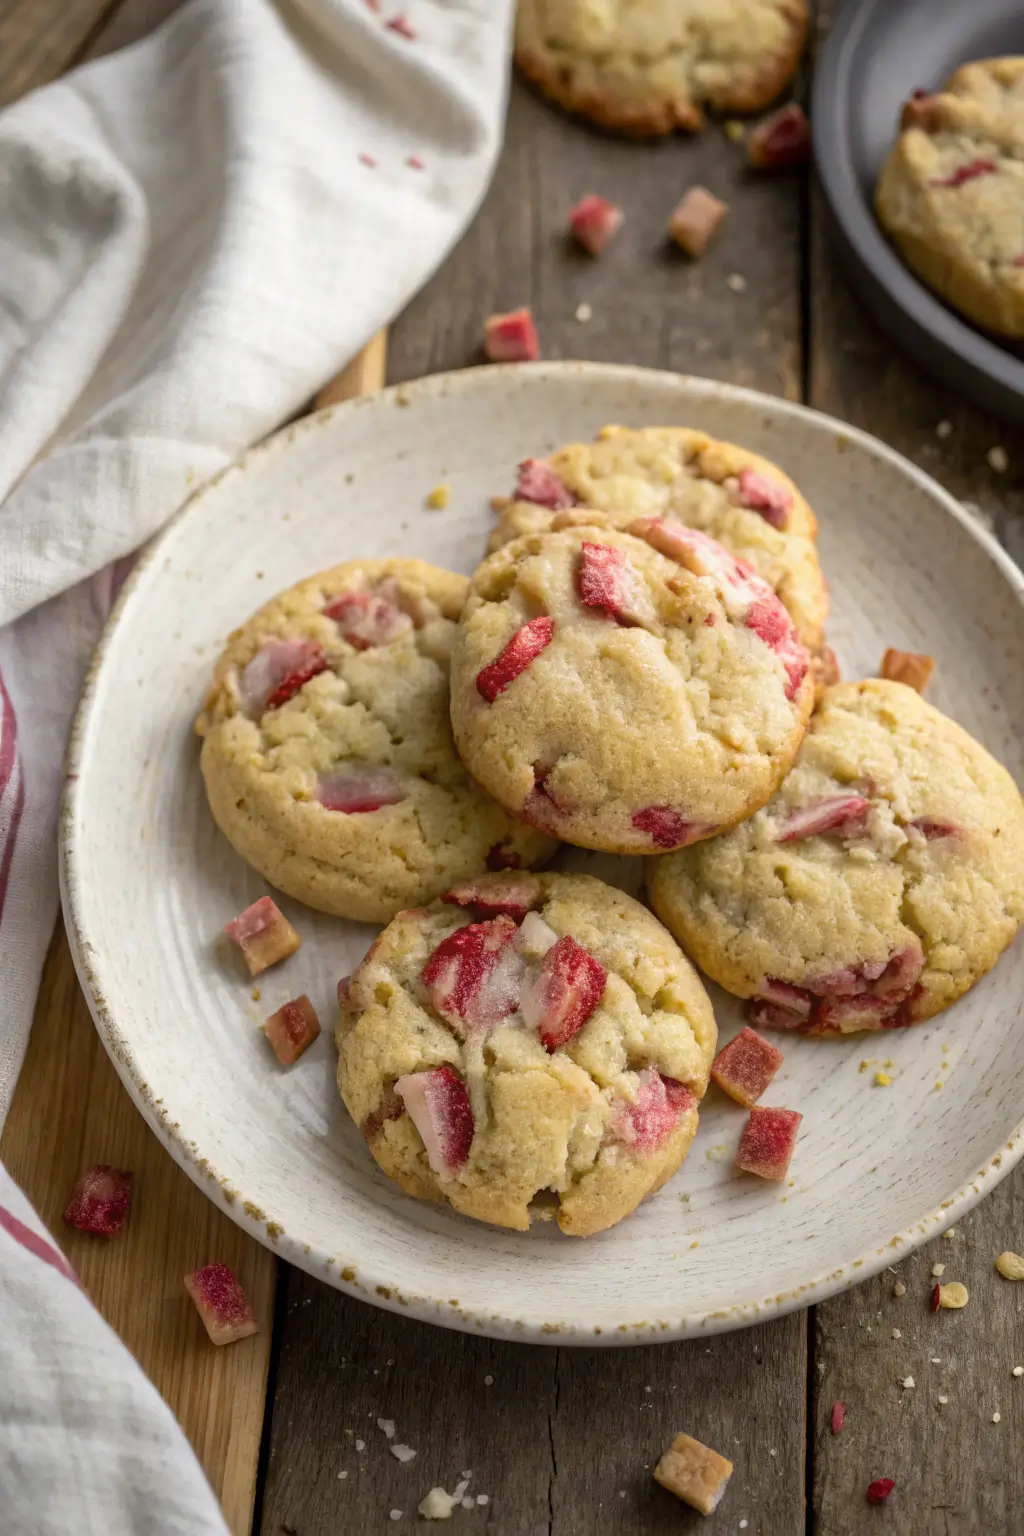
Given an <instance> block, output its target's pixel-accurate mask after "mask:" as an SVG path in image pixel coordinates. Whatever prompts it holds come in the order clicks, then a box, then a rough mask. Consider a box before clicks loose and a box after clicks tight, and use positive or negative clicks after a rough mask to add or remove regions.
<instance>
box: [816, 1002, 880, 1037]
mask: <svg viewBox="0 0 1024 1536" xmlns="http://www.w3.org/2000/svg"><path fill="white" fill-rule="evenodd" d="M895 1007H896V1004H895V1003H890V1002H889V1001H887V999H886V998H884V997H874V996H873V995H872V994H871V993H870V992H859V993H857V994H856V995H855V996H854V997H837V998H831V999H830V998H823V999H822V1001H821V1002H820V1003H819V1004H818V1006H817V1007H816V1008H815V1010H814V1028H815V1029H820V1030H822V1031H824V1032H826V1033H835V1034H841V1035H849V1034H856V1033H857V1031H858V1030H861V1029H882V1028H884V1021H885V1019H886V1017H887V1015H889V1014H891V1013H892V1012H893V1010H894V1009H895Z"/></svg>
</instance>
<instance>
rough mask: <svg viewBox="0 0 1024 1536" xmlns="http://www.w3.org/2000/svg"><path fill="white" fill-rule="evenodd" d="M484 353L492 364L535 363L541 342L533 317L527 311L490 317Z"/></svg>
mask: <svg viewBox="0 0 1024 1536" xmlns="http://www.w3.org/2000/svg"><path fill="white" fill-rule="evenodd" d="M484 352H485V353H486V355H487V357H488V358H489V359H490V361H491V362H492V363H535V362H536V361H537V359H538V358H539V357H540V342H539V341H538V339H537V327H536V325H535V324H534V323H533V316H532V314H531V313H530V311H529V310H528V309H527V308H525V306H524V307H523V308H522V309H512V310H509V311H508V312H507V313H506V314H503V315H489V316H488V317H487V321H486V323H485V325H484Z"/></svg>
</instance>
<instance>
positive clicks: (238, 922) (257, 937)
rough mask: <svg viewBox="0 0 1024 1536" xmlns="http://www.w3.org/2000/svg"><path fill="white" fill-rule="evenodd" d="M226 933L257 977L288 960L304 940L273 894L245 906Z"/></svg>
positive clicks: (226, 928) (251, 972) (250, 970)
mask: <svg viewBox="0 0 1024 1536" xmlns="http://www.w3.org/2000/svg"><path fill="white" fill-rule="evenodd" d="M224 932H225V933H226V934H227V936H228V938H229V939H230V940H231V941H232V943H234V944H237V945H238V947H239V949H240V950H241V951H242V954H243V956H244V957H245V963H246V965H247V966H248V967H249V975H250V976H258V975H259V974H260V972H261V971H265V970H266V969H267V968H268V966H271V965H277V963H278V961H279V960H287V958H288V956H289V955H294V953H295V951H296V950H297V949H298V947H299V945H300V944H301V943H302V940H301V939H300V938H299V935H298V934H297V933H296V931H295V929H294V928H293V927H292V925H291V923H290V922H289V921H288V919H287V918H286V917H285V915H284V913H283V912H282V911H281V909H280V907H279V906H278V905H277V902H276V901H274V900H273V898H272V897H270V896H261V897H260V899H259V901H254V902H253V904H252V906H251V907H246V909H245V911H244V912H240V913H239V915H238V916H237V917H236V918H235V919H234V921H233V922H230V923H227V924H226V925H225V928H224Z"/></svg>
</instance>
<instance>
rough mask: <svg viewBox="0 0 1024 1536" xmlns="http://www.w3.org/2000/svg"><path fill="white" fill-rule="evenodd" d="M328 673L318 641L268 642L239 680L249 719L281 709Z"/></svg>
mask: <svg viewBox="0 0 1024 1536" xmlns="http://www.w3.org/2000/svg"><path fill="white" fill-rule="evenodd" d="M326 670H327V657H326V656H325V655H324V653H323V648H322V647H321V646H319V645H318V644H317V642H316V641H315V640H268V641H267V643H266V645H261V646H260V648H259V650H258V651H257V652H256V655H255V656H254V657H253V658H252V660H251V661H250V662H249V663H248V665H247V666H246V667H245V668H244V669H243V671H242V675H241V676H240V678H239V679H238V687H239V690H240V692H241V695H242V704H243V706H244V709H245V712H246V714H247V715H248V716H249V717H250V719H253V720H258V719H259V717H260V716H261V715H262V714H263V713H264V712H265V711H266V710H268V709H280V707H281V705H282V704H287V702H288V700H289V699H290V698H293V697H294V695H295V694H297V693H298V691H299V689H300V688H301V687H302V686H303V685H304V684H305V683H308V682H309V680H310V678H311V677H316V676H318V674H319V673H321V672H325V671H326Z"/></svg>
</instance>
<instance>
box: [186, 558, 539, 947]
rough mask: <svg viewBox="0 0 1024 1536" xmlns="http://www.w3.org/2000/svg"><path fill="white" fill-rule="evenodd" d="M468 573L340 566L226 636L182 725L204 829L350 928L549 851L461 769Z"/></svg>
mask: <svg viewBox="0 0 1024 1536" xmlns="http://www.w3.org/2000/svg"><path fill="white" fill-rule="evenodd" d="M466 587H467V582H466V578H465V577H464V576H457V575H455V574H453V573H452V572H450V571H442V570H438V569H437V568H436V567H434V566H431V565H428V564H426V563H425V562H424V561H422V560H363V561H351V562H349V563H348V564H345V565H339V566H335V567H333V568H332V569H331V570H327V571H323V572H321V573H320V574H319V575H316V576H312V577H310V578H309V579H308V580H306V581H302V582H299V583H298V585H297V586H294V587H292V588H290V589H289V590H288V591H287V592H283V593H281V594H280V595H279V596H278V597H276V598H274V599H273V601H272V602H270V603H267V604H266V606H265V607H263V608H261V609H260V610H259V612H258V613H256V614H255V615H254V616H253V617H252V618H251V619H250V620H249V621H248V622H247V623H246V624H245V625H243V626H242V627H241V628H240V629H238V630H236V631H235V633H234V634H233V635H232V636H231V637H230V639H229V641H228V644H227V646H226V648H225V650H224V652H223V654H222V656H221V657H220V660H219V661H218V663H217V666H216V668H215V672H214V682H213V686H212V688H211V690H210V693H209V695H208V697H207V700H206V703H205V706H204V709H203V713H202V714H201V716H200V718H199V720H198V722H197V725H196V729H197V731H198V733H199V734H200V736H202V737H203V749H202V756H201V766H202V773H203V778H204V781H205V784H206V791H207V796H208V798H209V802H210V808H211V810H212V811H213V815H214V819H215V820H216V822H217V825H218V826H219V827H220V829H221V831H222V832H223V833H224V834H225V836H226V837H227V838H228V839H229V841H230V842H231V844H232V845H233V847H234V848H235V849H236V851H237V852H238V853H240V854H241V856H242V858H244V859H245V860H246V861H247V862H248V863H249V864H251V865H252V866H253V868H254V869H257V870H258V871H259V872H260V874H262V875H263V876H264V877H265V878H266V879H267V880H269V881H270V883H271V884H272V885H274V886H276V887H277V888H278V889H279V890H282V891H284V892H286V893H287V894H288V895H289V896H294V897H296V898H297V899H298V900H299V901H303V902H305V903H306V904H307V905H308V906H311V907H316V908H318V909H319V910H320V911H324V912H331V913H333V914H335V915H336V916H338V917H348V918H353V919H355V920H357V921H360V922H387V921H388V919H389V918H391V917H392V916H393V915H394V913H395V912H397V911H399V910H400V909H401V908H403V907H407V906H411V905H414V904H416V903H418V902H423V901H431V900H433V898H434V897H435V896H437V895H438V893H439V892H440V891H442V890H444V888H445V887H446V886H448V885H450V884H451V883H452V881H453V880H459V879H464V878H467V877H469V876H471V875H475V874H479V873H480V872H481V871H483V870H484V869H486V868H487V867H491V868H503V867H506V866H515V867H518V866H519V865H525V864H532V863H535V862H537V861H538V860H539V859H542V858H545V857H547V856H549V855H550V853H551V852H553V850H554V847H555V844H554V842H553V841H552V840H551V839H550V838H548V837H546V836H544V835H542V834H540V833H538V832H537V831H535V830H533V829H531V828H530V827H527V826H524V825H523V824H522V823H521V822H518V821H515V820H513V819H512V817H510V816H509V815H508V814H507V813H506V812H505V811H504V810H503V809H502V808H501V806H500V805H498V804H497V803H496V802H495V801H494V800H492V799H491V798H490V796H489V795H487V794H486V793H485V792H484V791H483V790H482V789H481V788H480V787H479V785H477V784H475V783H474V781H473V780H472V778H471V777H470V775H469V774H468V773H467V771H466V769H465V768H464V767H463V765H462V763H461V762H460V761H459V759H458V757H457V755H456V752H455V746H454V742H453V741H452V733H451V724H450V721H449V714H448V669H449V657H450V653H451V647H452V643H453V640H454V638H455V633H456V620H457V618H458V615H459V611H460V609H461V607H462V602H463V598H464V596H465V592H466Z"/></svg>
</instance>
